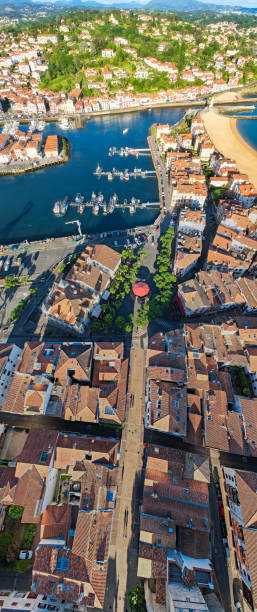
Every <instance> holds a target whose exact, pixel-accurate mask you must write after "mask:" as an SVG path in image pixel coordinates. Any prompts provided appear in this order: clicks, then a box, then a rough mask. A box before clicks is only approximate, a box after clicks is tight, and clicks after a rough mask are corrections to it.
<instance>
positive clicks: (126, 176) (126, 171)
mask: <svg viewBox="0 0 257 612" xmlns="http://www.w3.org/2000/svg"><path fill="white" fill-rule="evenodd" d="M124 181H129V173H128V170H125V172H124Z"/></svg>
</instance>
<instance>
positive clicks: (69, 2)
mask: <svg viewBox="0 0 257 612" xmlns="http://www.w3.org/2000/svg"><path fill="white" fill-rule="evenodd" d="M242 4H244V0H243V2H242ZM29 6H33V7H36V6H37V7H39V6H40V8H43V7H47V8H48V9H55V10H56V9H58V8H62V7H63V8H69V7H71V8H72V7H73V8H75V7H81V8H82V7H83V8H92V9H94V8H95V9H103V8H127V9H130V8H131V9H141V10H145V9H148V10H149V9H152V10H157V11H175V12H180V11H182V12H190V13H192V12H207V11H211V12H221V11H224V10H226V11H228V10H237V11H240V10H241V11H243V12H247V13H256V12H257V8H247V7H245V6H240V5H235V6H232V5H229V6H228V5H222V4H212V3H210V2H208V3H207V2H201V0H180V2H178V1H177V0H148V1H147V0H129V1H128V2H126V0H125V1H124V0H120V1H119V0H115V1H113V0H109V1H108V0H104V4H103V3H102V2H99V1H97V0H0V14H3V13H4V14H8V13H9V12H10V13H11V12H12V11H22V9H24V8H25V7H26V8H28V7H29Z"/></svg>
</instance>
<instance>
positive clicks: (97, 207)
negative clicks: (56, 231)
mask: <svg viewBox="0 0 257 612" xmlns="http://www.w3.org/2000/svg"><path fill="white" fill-rule="evenodd" d="M67 200H68V198H65V206H66V207H65V211H64V212H63V209H62V214H60V211H59V210H58V211H57V212H58V214H57V213H56V212H55V207H54V209H53V212H54V214H57V216H64V215H65V214H66V213H67V212H68V209H69V207H70V206H71V207H72V208H76V209H77V212H78V213H79V214H80V215H82V214H83V213H84V212H85V210H86V209H87V208H89V209H92V213H93V214H94V215H98V214H99V213H100V212H101V213H102V214H103V215H108V214H112V213H113V212H114V210H115V209H117V208H119V209H121V210H122V211H124V212H125V211H126V210H129V212H130V214H133V213H135V212H136V211H137V210H140V209H142V208H148V207H150V208H159V207H160V202H140V200H138V199H137V198H135V197H134V196H132V198H131V200H130V201H128V200H126V199H125V200H123V201H119V200H118V196H117V195H116V194H114V195H113V196H111V197H110V199H109V202H108V204H107V202H106V200H105V199H104V196H103V194H102V193H99V194H98V196H96V194H94V193H92V196H91V199H90V200H88V201H87V202H85V201H84V197H83V196H80V201H71V202H69V203H68V201H67ZM58 204H59V202H58Z"/></svg>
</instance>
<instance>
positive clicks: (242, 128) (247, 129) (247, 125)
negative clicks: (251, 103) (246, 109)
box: [237, 107, 257, 149]
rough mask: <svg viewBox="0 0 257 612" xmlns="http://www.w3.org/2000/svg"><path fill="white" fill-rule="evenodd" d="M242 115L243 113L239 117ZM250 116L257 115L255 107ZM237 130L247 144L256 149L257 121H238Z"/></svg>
mask: <svg viewBox="0 0 257 612" xmlns="http://www.w3.org/2000/svg"><path fill="white" fill-rule="evenodd" d="M243 115H244V113H241V116H243ZM251 115H257V107H255V110H254V111H252V113H251ZM237 129H238V131H239V132H240V134H241V136H242V137H243V138H244V139H245V140H246V141H247V142H248V144H249V145H251V146H252V147H254V149H257V119H255V120H252V121H251V120H247V119H246V120H244V119H240V121H238V122H237Z"/></svg>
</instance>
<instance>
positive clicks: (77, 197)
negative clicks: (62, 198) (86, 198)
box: [75, 193, 82, 204]
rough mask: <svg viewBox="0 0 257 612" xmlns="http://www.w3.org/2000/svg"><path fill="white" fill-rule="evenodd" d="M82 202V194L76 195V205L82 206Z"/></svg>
mask: <svg viewBox="0 0 257 612" xmlns="http://www.w3.org/2000/svg"><path fill="white" fill-rule="evenodd" d="M81 201H82V195H81V193H76V195H75V202H76V204H80V202H81Z"/></svg>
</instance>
